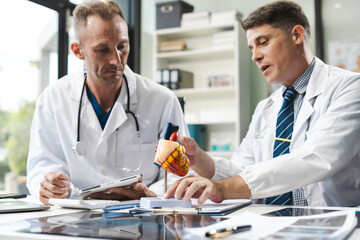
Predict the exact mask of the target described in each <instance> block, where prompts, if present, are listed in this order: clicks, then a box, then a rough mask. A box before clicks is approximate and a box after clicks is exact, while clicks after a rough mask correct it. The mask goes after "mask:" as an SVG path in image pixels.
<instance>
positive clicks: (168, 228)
mask: <svg viewBox="0 0 360 240" xmlns="http://www.w3.org/2000/svg"><path fill="white" fill-rule="evenodd" d="M217 221H220V218H218V217H217V218H216V217H211V216H205V215H182V214H176V215H174V214H168V215H150V214H149V215H138V216H133V215H129V214H128V213H120V212H107V213H105V212H102V211H82V212H76V213H70V214H63V215H57V216H51V217H41V218H33V219H28V220H24V221H20V222H16V223H12V224H7V225H6V224H2V225H1V226H0V231H4V230H5V229H6V230H7V231H9V229H11V231H15V232H22V233H42V234H55V235H64V236H73V237H91V238H108V239H179V238H181V237H182V235H183V228H184V227H200V226H207V225H210V224H213V223H216V222H217Z"/></svg>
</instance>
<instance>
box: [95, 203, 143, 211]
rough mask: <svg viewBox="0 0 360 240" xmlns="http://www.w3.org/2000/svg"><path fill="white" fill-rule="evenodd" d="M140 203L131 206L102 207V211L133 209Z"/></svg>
mask: <svg viewBox="0 0 360 240" xmlns="http://www.w3.org/2000/svg"><path fill="white" fill-rule="evenodd" d="M139 206H140V203H132V204H123V205H112V206H107V207H103V208H102V210H103V211H115V210H122V209H129V208H134V207H139Z"/></svg>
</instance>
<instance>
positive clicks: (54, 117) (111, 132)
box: [27, 1, 189, 204]
mask: <svg viewBox="0 0 360 240" xmlns="http://www.w3.org/2000/svg"><path fill="white" fill-rule="evenodd" d="M74 25H75V37H76V42H74V43H72V44H71V50H72V51H73V53H74V54H75V55H76V56H77V57H78V58H79V59H82V60H84V64H85V65H84V68H85V69H86V70H85V73H84V69H80V71H79V72H78V73H77V74H74V75H68V76H65V77H63V78H62V79H60V80H59V81H57V82H56V83H55V84H53V85H51V86H49V87H48V88H47V89H46V90H45V91H44V92H43V93H42V94H41V96H40V97H39V99H38V101H37V106H36V110H35V114H34V119H33V123H32V129H31V137H30V146H29V156H28V167H27V176H28V181H27V187H28V189H29V190H30V193H31V194H32V195H35V196H39V198H40V200H41V202H43V203H45V204H47V203H48V200H49V198H66V197H70V196H71V195H72V194H73V193H74V189H75V188H79V189H84V188H89V187H92V186H96V185H99V184H101V183H105V182H108V181H111V180H115V179H119V178H122V177H127V176H130V175H134V174H139V173H142V174H143V181H142V183H137V184H134V185H133V186H132V187H130V188H113V189H109V191H107V193H102V194H96V195H92V197H96V198H105V199H138V198H140V197H142V196H156V195H159V194H162V193H163V189H164V187H163V181H162V180H161V178H163V171H160V170H161V169H159V168H158V167H157V166H156V165H155V164H154V163H153V160H154V156H155V148H156V142H157V140H158V139H159V137H160V134H161V131H162V130H163V129H164V128H165V126H166V124H167V122H172V123H174V124H176V125H179V128H180V132H179V134H180V135H185V136H188V134H189V133H188V129H187V126H186V124H185V122H184V118H183V112H182V109H181V106H180V104H179V102H178V99H177V98H176V96H175V95H174V94H173V93H172V92H171V91H170V90H169V89H167V88H165V87H162V86H160V85H158V84H156V83H155V82H153V81H151V80H148V79H146V78H144V77H141V76H139V75H137V74H135V73H133V72H132V71H131V69H130V68H129V67H128V66H127V65H126V62H127V57H128V55H129V50H130V46H129V38H128V28H127V24H126V22H125V20H124V16H123V14H122V11H121V9H120V7H119V6H118V5H117V4H116V3H115V2H111V1H110V2H109V1H108V2H106V3H104V2H102V1H99V2H92V3H85V4H84V5H82V6H78V7H77V8H76V9H75V11H74ZM137 125H138V127H137ZM138 134H139V135H138ZM169 181H170V179H169ZM148 186H150V187H149V188H148Z"/></svg>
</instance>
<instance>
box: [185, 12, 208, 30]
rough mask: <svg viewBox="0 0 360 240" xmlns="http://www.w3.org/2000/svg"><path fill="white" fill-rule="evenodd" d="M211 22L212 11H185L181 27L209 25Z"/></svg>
mask: <svg viewBox="0 0 360 240" xmlns="http://www.w3.org/2000/svg"><path fill="white" fill-rule="evenodd" d="M209 23H210V12H195V13H193V12H191V13H184V14H183V15H182V17H181V27H194V26H207V25H209Z"/></svg>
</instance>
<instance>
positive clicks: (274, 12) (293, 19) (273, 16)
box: [241, 1, 310, 39]
mask: <svg viewBox="0 0 360 240" xmlns="http://www.w3.org/2000/svg"><path fill="white" fill-rule="evenodd" d="M265 24H269V25H270V26H272V27H274V28H279V29H282V30H283V31H284V32H285V33H290V32H291V30H292V29H293V27H294V26H295V25H301V26H302V27H303V28H304V29H305V32H306V34H307V35H308V38H309V39H310V25H309V21H308V19H307V17H306V15H305V14H304V12H303V10H302V8H301V7H300V6H299V5H298V4H296V3H294V2H291V1H277V2H272V3H269V4H266V5H264V6H262V7H260V8H258V9H256V10H255V11H253V12H252V13H250V15H249V16H248V17H247V18H246V19H245V20H243V21H242V22H241V25H242V27H243V29H244V30H245V31H247V30H249V29H251V28H254V27H259V26H262V25H265Z"/></svg>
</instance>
